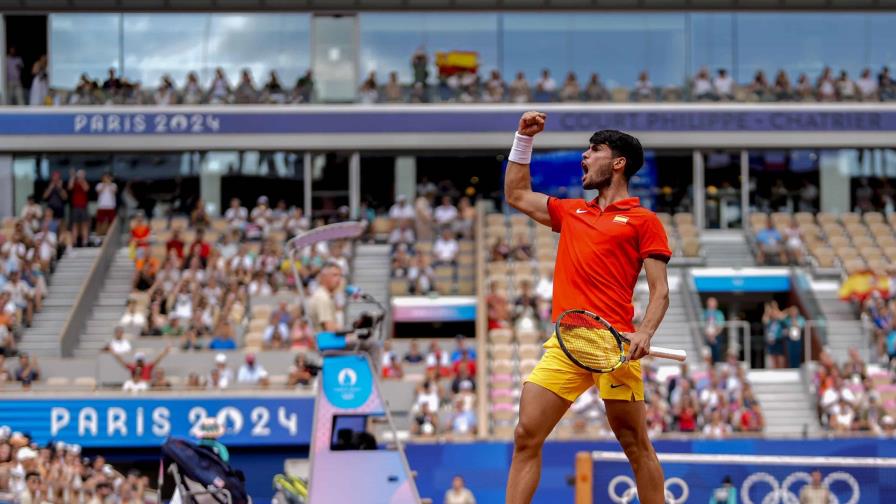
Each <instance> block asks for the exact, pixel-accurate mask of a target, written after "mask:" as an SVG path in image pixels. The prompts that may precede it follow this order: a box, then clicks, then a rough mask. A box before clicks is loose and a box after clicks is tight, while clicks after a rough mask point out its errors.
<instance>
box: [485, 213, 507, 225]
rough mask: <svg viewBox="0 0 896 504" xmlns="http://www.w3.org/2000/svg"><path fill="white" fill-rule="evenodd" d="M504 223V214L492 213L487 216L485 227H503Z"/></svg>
mask: <svg viewBox="0 0 896 504" xmlns="http://www.w3.org/2000/svg"><path fill="white" fill-rule="evenodd" d="M504 222H505V218H504V214H501V213H491V214H488V215H486V216H485V225H486V226H489V227H492V226H503V225H504Z"/></svg>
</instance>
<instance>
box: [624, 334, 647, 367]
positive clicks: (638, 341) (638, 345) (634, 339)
mask: <svg viewBox="0 0 896 504" xmlns="http://www.w3.org/2000/svg"><path fill="white" fill-rule="evenodd" d="M622 335H623V336H625V337H626V338H628V340H629V345H628V357H627V359H628V360H638V359H640V358H641V357H645V356H647V354H648V353H649V352H650V336H649V335H648V334H647V333H646V332H641V331H635V332H632V333H622Z"/></svg>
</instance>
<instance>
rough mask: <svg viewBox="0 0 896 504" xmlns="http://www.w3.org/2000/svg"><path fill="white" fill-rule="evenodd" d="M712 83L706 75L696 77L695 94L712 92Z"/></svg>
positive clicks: (701, 94)
mask: <svg viewBox="0 0 896 504" xmlns="http://www.w3.org/2000/svg"><path fill="white" fill-rule="evenodd" d="M712 91H713V88H712V83H711V82H709V79H707V78H706V77H697V78H696V79H694V94H695V95H697V96H703V95H708V94H710V93H712Z"/></svg>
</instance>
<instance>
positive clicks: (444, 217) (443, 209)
mask: <svg viewBox="0 0 896 504" xmlns="http://www.w3.org/2000/svg"><path fill="white" fill-rule="evenodd" d="M432 216H433V219H435V221H436V224H439V225H445V224H450V223H451V222H452V221H454V220H455V219H457V207H456V206H454V205H450V204H449V205H444V204H443V205H439V206H437V207H436V209H435V211H434V212H433V214H432Z"/></svg>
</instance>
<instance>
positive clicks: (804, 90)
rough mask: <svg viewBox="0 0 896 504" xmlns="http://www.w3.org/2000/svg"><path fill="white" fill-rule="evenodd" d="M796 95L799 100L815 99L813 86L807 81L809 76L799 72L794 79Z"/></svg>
mask: <svg viewBox="0 0 896 504" xmlns="http://www.w3.org/2000/svg"><path fill="white" fill-rule="evenodd" d="M796 97H797V99H798V100H800V101H811V100H814V99H815V88H814V87H813V86H812V83H811V82H809V76H808V75H806V74H800V76H799V77H798V78H797V81H796Z"/></svg>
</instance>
